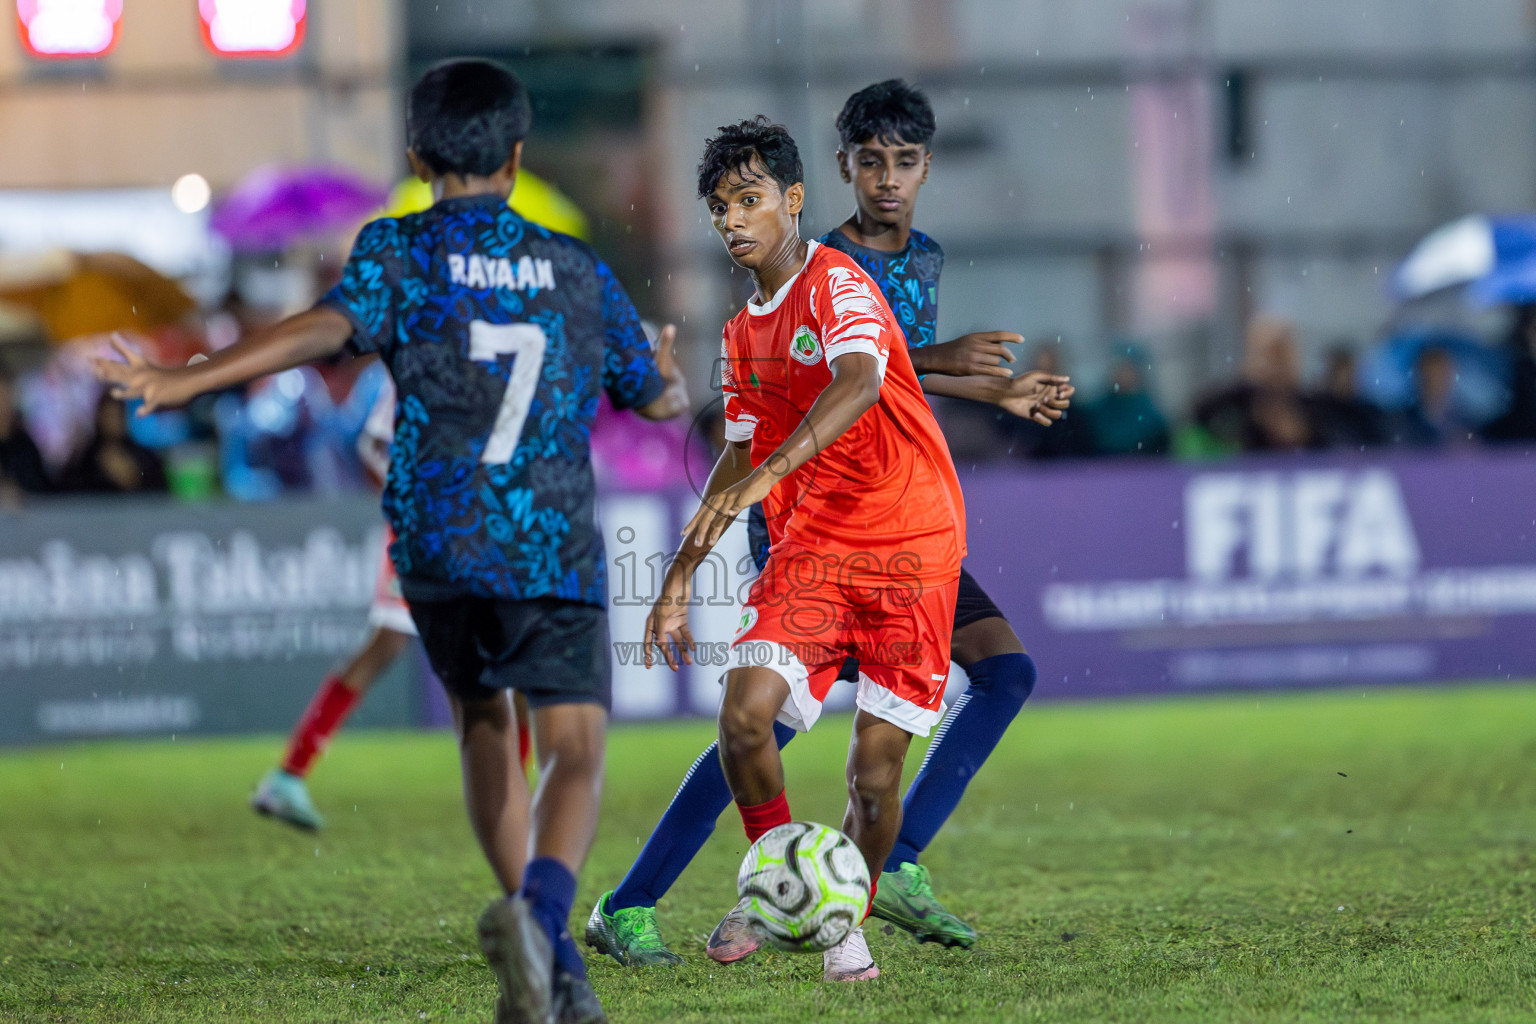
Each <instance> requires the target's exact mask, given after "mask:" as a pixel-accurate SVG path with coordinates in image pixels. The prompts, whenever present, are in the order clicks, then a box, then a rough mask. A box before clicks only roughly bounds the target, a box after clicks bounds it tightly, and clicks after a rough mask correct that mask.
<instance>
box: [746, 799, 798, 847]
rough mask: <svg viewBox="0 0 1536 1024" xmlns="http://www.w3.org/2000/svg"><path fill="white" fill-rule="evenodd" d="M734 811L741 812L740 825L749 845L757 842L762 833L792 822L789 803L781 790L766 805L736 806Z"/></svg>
mask: <svg viewBox="0 0 1536 1024" xmlns="http://www.w3.org/2000/svg"><path fill="white" fill-rule="evenodd" d="M736 809H737V810H738V811H740V812H741V825H742V827H743V828H744V829H746V830H747V842H749V843H755V842H757V841H758V839H760V838H762V835H763V833H764V832H768V831H770V830H772V829H776V828H778V827H779V826H780V825H788V824H789V823H790V822H791V821H793V820H794V819H793V818H791V817H790V816H789V801H788V800H787V799H785V797H784V791H783V790H782V789H781V790H779V795H778V796H776V797H774V798H773V799H772V800H769V801H767V802H766V803H760V804H753V805H752V806H750V807H748V806H746V805H745V804H737V805H736Z"/></svg>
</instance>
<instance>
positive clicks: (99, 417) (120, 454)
mask: <svg viewBox="0 0 1536 1024" xmlns="http://www.w3.org/2000/svg"><path fill="white" fill-rule="evenodd" d="M59 489H60V490H64V491H77V492H82V493H93V494H129V493H134V492H140V491H144V492H148V491H164V490H165V489H166V480H165V466H164V465H162V464H161V462H160V457H159V456H158V455H156V454H155V453H154V452H153V451H151V450H150V449H148V448H146V447H144V446H143V445H141V444H139V443H138V442H137V441H135V440H134V439H133V438H132V437H130V436H129V434H128V411H127V409H126V407H124V405H123V403H122V402H120V401H118V400H117V399H115V398H113V397H112V396H111V395H110V394H106V393H103V394H102V396H101V398H100V400H98V401H97V403H96V431H95V434H94V435H93V436H92V437H91V439H90V441H88V442H87V443H86V446H85V448H84V449H82V450H81V451H80V452H79V453H78V454H77V455H76V456H75V457H74V458H72V459H70V460H69V464H68V465H66V466H65V467H64V472H63V473H62V474H61V475H60V478H59Z"/></svg>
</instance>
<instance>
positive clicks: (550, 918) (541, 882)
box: [522, 857, 587, 978]
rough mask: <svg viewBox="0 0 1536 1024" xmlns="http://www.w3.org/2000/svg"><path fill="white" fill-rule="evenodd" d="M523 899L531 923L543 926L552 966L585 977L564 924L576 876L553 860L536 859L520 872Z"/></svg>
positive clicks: (547, 858)
mask: <svg viewBox="0 0 1536 1024" xmlns="http://www.w3.org/2000/svg"><path fill="white" fill-rule="evenodd" d="M522 895H523V898H524V899H526V900H527V901H528V904H529V910H530V911H532V913H533V918H534V920H536V921H538V922H539V924H541V925H543V926H544V931H545V932H547V933H548V934H549V941H550V943H551V944H552V945H553V946H554V949H555V966H556V967H557V968H559V969H561V970H565V971H569V972H570V973H571V974H574V975H575V976H576V977H578V978H585V977H586V976H587V965H586V962H585V961H583V960H582V959H581V951H580V950H578V949H577V948H576V943H575V942H574V941H573V940H572V939H571V930H570V928H569V926H568V924H567V922H569V920H570V917H571V904H572V903H575V902H576V876H575V875H573V874H571V872H570V870H569V869H568V868H567V867H566V866H565V865H564V864H562V863H560V862H559V861H558V860H555V858H553V857H539V858H536V859H535V860H533V861H531V862H530V863H529V865H528V867H527V868H525V869H524V871H523V893H522Z"/></svg>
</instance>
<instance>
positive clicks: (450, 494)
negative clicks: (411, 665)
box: [97, 61, 687, 1024]
mask: <svg viewBox="0 0 1536 1024" xmlns="http://www.w3.org/2000/svg"><path fill="white" fill-rule="evenodd" d="M529 120H530V111H529V105H528V98H527V94H526V93H525V91H524V90H523V87H522V85H521V83H519V82H518V80H517V79H516V78H515V77H514V76H513V75H511V74H510V73H509V72H507V71H505V70H503V69H502V68H500V67H497V66H496V65H494V64H491V63H489V62H485V61H450V62H447V63H444V64H440V65H438V66H436V67H434V68H432V69H431V70H429V71H428V72H427V73H426V74H425V75H424V76H423V77H422V79H421V81H420V82H418V83H417V84H416V86H415V87H414V88H413V89H412V91H411V94H410V97H409V102H408V106H407V113H406V135H407V138H408V140H409V145H410V150H409V152H408V154H407V156H408V158H409V160H410V163H411V167H412V169H413V170H414V171H415V172H416V173H417V174H418V175H419V176H420V177H421V178H422V179H423V180H426V181H428V182H430V183H431V184H432V186H433V192H434V197H435V198H436V200H437V201H436V203H435V204H434V205H433V206H432V207H431V208H430V209H428V210H426V211H424V212H422V213H418V214H412V215H409V216H405V217H401V218H398V219H396V218H382V219H380V220H376V221H373V222H372V223H370V224H368V225H367V226H365V227H364V228H363V230H362V232H361V233H360V234H359V236H358V238H357V242H356V244H355V245H354V246H353V250H352V255H351V258H350V259H349V260H348V262H347V267H346V271H345V273H344V274H343V276H342V280H341V283H340V284H338V285H337V286H336V288H334V289H333V290H332V291H331V292H330V293H329V294H327V295H326V296H324V297H323V298H322V299H321V300H320V302H319V303H318V304H317V305H316V306H315V308H314V309H312V310H310V311H308V312H305V313H300V314H298V315H297V316H294V317H291V318H289V319H288V320H285V321H283V322H282V323H280V324H278V325H277V326H275V327H274V328H272V329H270V330H268V331H264V332H261V333H258V334H256V335H253V336H251V337H248V338H245V339H243V340H242V341H241V342H239V343H238V344H236V345H234V346H231V347H230V348H227V349H225V350H223V351H221V352H219V353H218V354H216V355H214V356H213V357H212V358H210V359H208V360H206V361H204V362H201V363H198V364H197V365H193V366H188V367H184V368H179V369H162V368H158V367H153V366H150V365H148V364H147V363H145V361H144V360H143V359H142V358H141V357H140V356H138V355H137V354H135V353H133V352H132V351H131V350H129V349H128V348H127V346H125V345H123V344H122V343H121V341H118V342H117V347H118V349H119V352H120V353H121V355H122V356H123V358H124V359H125V360H126V363H118V362H109V361H105V360H102V361H99V362H98V363H97V372H98V374H99V375H100V376H101V377H102V378H103V379H104V380H107V381H110V382H111V383H113V384H115V385H116V389H115V391H116V393H117V394H120V395H123V396H130V395H131V396H138V397H142V398H143V399H144V409H145V411H146V412H147V411H149V410H152V409H155V408H157V407H163V406H171V405H181V404H184V403H186V402H187V401H189V400H190V399H191V398H193V397H194V396H196V395H198V394H201V393H203V392H205V391H211V390H217V389H220V388H226V387H230V386H232V385H234V384H238V383H241V382H243V381H246V380H250V379H252V378H254V377H259V376H262V375H265V374H269V373H274V372H276V371H279V370H282V369H286V368H288V367H291V366H296V365H298V364H300V363H305V362H310V361H312V360H317V359H325V358H329V357H331V356H334V355H336V354H337V353H339V352H341V351H342V350H343V349H344V348H351V349H352V350H353V351H355V352H359V353H368V352H377V353H378V354H379V355H380V357H381V358H382V359H383V360H384V362H385V364H386V365H387V366H388V367H389V371H390V375H391V376H392V377H393V378H394V381H395V385H396V388H397V390H398V392H399V398H398V405H397V409H396V415H395V434H394V443H393V445H392V449H391V456H390V466H389V474H388V479H387V482H386V485H385V490H384V512H385V515H386V517H387V518H388V519H389V522H390V525H391V526H392V527H393V529H394V531H395V535H396V540H395V543H394V544H393V545H392V547H391V549H390V555H391V558H392V560H393V562H394V565H395V567H396V569H397V570H398V571H399V574H400V581H401V587H402V590H403V592H404V594H405V597H406V600H407V601H408V603H409V604H410V608H411V615H412V618H413V619H414V620H415V623H416V626H417V629H418V631H419V632H420V635H421V639H422V643H423V645H424V646H425V648H426V650H427V654H428V657H429V659H430V661H431V663H432V667H433V669H434V671H435V672H436V673H437V675H438V677H439V678H440V679H442V681H443V684H444V686H445V687H446V688H447V689H448V692H449V696H450V701H451V704H452V707H453V717H454V724H455V726H456V728H457V731H458V737H459V745H460V755H461V760H462V765H463V773H464V792H465V798H466V802H467V803H468V808H469V817H470V822H471V824H472V826H473V828H474V831H475V835H476V837H477V838H478V840H479V842H480V846H481V848H482V850H483V851H484V853H485V856H486V859H487V860H488V861H489V862H490V866H491V869H492V871H493V872H494V874H495V876H496V879H497V881H498V882H499V883H500V884H501V886H502V889H503V891H504V892H505V893H506V898H505V899H500V900H497V901H495V902H493V903H492V904H491V906H490V907H488V908H487V910H486V912H485V913H484V914H483V915H482V916H481V919H480V925H479V927H480V941H481V946H482V948H483V949H484V951H485V954H486V958H487V960H489V961H490V963H491V966H492V968H493V969H494V971H495V973H496V977H497V982H498V985H499V987H500V992H501V994H500V998H499V999H498V1001H497V1006H496V1020H497V1022H498V1024H514V1022H524V1021H528V1022H534V1021H537V1022H540V1024H542V1022H545V1021H549V1020H554V1021H558V1022H561V1024H570V1022H577V1021H580V1022H587V1024H590V1022H595V1021H602V1020H604V1019H605V1018H604V1016H603V1012H602V1007H601V1006H600V1005H599V1004H598V1001H597V998H596V996H595V994H594V993H593V992H592V988H591V986H590V985H589V984H588V983H587V980H586V969H585V966H584V964H583V963H582V959H581V955H580V953H579V952H578V951H577V949H576V947H575V944H574V943H573V942H572V941H571V937H570V934H569V932H568V931H567V929H566V922H567V919H568V918H569V915H570V908H571V903H572V901H573V899H574V898H575V892H576V873H577V872H578V871H579V870H580V868H581V865H582V863H583V861H584V860H585V859H586V856H587V853H588V850H589V849H590V847H591V844H592V839H593V835H594V832H595V828H596V822H597V813H598V805H599V794H600V791H601V787H602V774H603V752H604V740H605V731H606V726H607V718H608V709H609V706H610V680H609V651H608V632H607V624H606V621H605V616H604V609H605V607H606V603H607V583H606V578H605V568H606V559H605V556H604V553H603V544H602V538H601V535H600V534H599V533H598V530H597V528H596V525H595V523H594V520H593V506H594V495H593V490H594V485H593V479H592V468H591V464H590V461H589V439H590V431H591V426H592V421H593V418H594V416H595V415H596V413H597V406H598V399H599V397H600V395H601V394H603V393H606V394H607V395H608V397H609V398H610V400H611V401H612V402H613V404H614V406H615V407H617V408H620V409H625V408H627V409H634V410H635V411H636V412H638V413H639V414H640V415H642V416H645V417H647V418H649V419H666V418H670V417H672V416H676V415H677V414H679V413H680V412H682V411H683V410H684V409H685V408H686V407H687V392H686V388H685V386H684V382H683V379H682V377H681V375H680V374H679V373H678V372H677V371H676V369H675V367H674V365H673V361H672V353H671V345H672V336H673V331H672V330H671V328H668V329H667V330H666V331H664V332H663V336H662V338H661V339H660V341H659V343H658V346H657V349H658V350H657V352H656V353H655V354H654V356H653V353H652V350H651V346H650V344H649V343H648V342H647V341H646V337H645V334H644V333H643V331H642V330H641V326H640V319H639V316H638V315H637V313H636V312H635V308H634V306H633V305H632V304H631V303H630V301H629V298H628V297H627V296H626V295H625V293H624V290H623V288H622V287H620V285H619V283H618V281H617V280H616V279H615V278H614V276H613V272H612V271H611V270H609V269H608V267H607V266H606V265H605V264H604V263H603V262H602V261H601V260H599V259H598V258H597V256H596V255H595V254H594V253H593V252H592V250H591V249H589V248H588V247H587V246H586V245H585V244H583V243H581V242H578V241H577V240H575V239H573V238H570V237H567V236H565V235H561V234H557V233H555V232H551V231H548V230H546V229H544V228H542V227H539V226H537V225H535V224H532V223H530V222H529V221H526V220H524V219H523V218H522V217H520V216H518V215H517V214H516V213H514V212H512V211H511V210H510V209H509V208H508V207H507V196H508V195H509V194H510V193H511V191H512V186H513V184H514V182H515V179H516V177H517V169H518V165H519V162H520V160H521V157H522V147H523V143H522V140H523V138H524V136H525V135H526V134H527V131H528V123H529ZM508 689H513V690H517V691H519V692H521V693H522V694H523V695H524V696H525V697H526V698H527V701H528V704H529V706H530V708H531V709H532V715H533V725H534V735H535V738H536V743H537V748H538V756H539V770H540V776H541V779H540V784H539V790H538V793H537V794H536V795H535V796H534V797H533V798H532V799H531V801H530V796H529V793H528V787H527V782H526V779H525V777H524V776H523V774H522V772H521V770H520V767H519V763H518V749H517V729H516V725H515V722H514V719H513V716H512V713H511V710H510V702H509V701H507V700H506V694H505V691H506V690H508Z"/></svg>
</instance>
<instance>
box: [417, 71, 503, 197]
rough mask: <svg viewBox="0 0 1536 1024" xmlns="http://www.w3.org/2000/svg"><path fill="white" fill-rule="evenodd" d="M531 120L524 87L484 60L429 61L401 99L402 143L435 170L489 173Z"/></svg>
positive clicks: (498, 163)
mask: <svg viewBox="0 0 1536 1024" xmlns="http://www.w3.org/2000/svg"><path fill="white" fill-rule="evenodd" d="M532 122H533V111H532V109H531V108H530V106H529V104H528V90H526V89H524V88H523V83H522V82H519V81H518V80H517V76H516V75H514V74H513V73H512V72H510V71H508V70H507V69H506V68H504V67H502V66H501V65H499V64H493V63H491V62H490V61H488V60H446V61H443V62H442V63H441V64H435V65H433V66H432V67H431V68H428V69H427V72H426V73H425V74H424V75H422V76H421V79H420V81H418V82H417V83H416V85H415V86H414V87H412V89H411V94H410V96H409V97H408V98H407V100H406V105H405V137H406V144H407V145H408V146H409V147H410V148H411V149H412V150H413V151H415V153H416V155H417V156H418V157H420V158H421V160H422V162H423V163H425V164H426V165H427V166H428V167H430V168H432V170H434V171H436V172H437V173H438V174H474V175H479V176H485V175H489V174H494V173H495V172H496V169H497V168H499V167H500V166H501V165H502V164H504V163H506V162H507V158H508V157H510V156H511V155H512V147H513V146H515V145H516V144H517V143H519V142H521V141H522V140H523V139H524V138H526V137H527V135H528V128H529V126H530V125H531V124H532Z"/></svg>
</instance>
